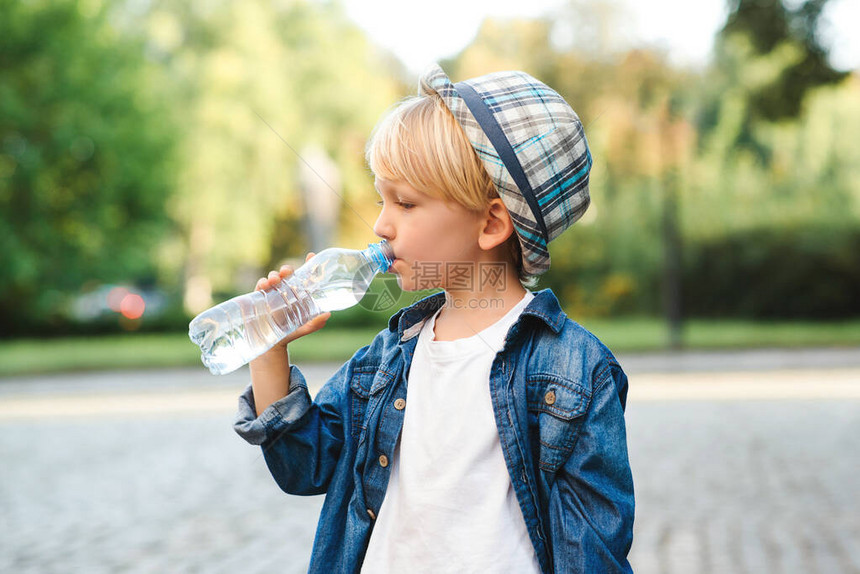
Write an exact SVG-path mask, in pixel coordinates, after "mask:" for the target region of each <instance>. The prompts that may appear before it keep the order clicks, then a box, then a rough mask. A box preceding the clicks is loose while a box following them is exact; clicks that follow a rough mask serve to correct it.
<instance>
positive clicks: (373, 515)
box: [367, 508, 376, 520]
mask: <svg viewBox="0 0 860 574" xmlns="http://www.w3.org/2000/svg"><path fill="white" fill-rule="evenodd" d="M367 515H368V516H369V517H370V519H371V520H376V513H375V512H373V511H372V510H371V509H369V508H368V509H367Z"/></svg>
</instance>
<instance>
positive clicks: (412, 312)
mask: <svg viewBox="0 0 860 574" xmlns="http://www.w3.org/2000/svg"><path fill="white" fill-rule="evenodd" d="M444 304H445V292H444V291H440V292H438V293H434V294H432V295H430V296H429V297H425V298H424V299H421V300H420V301H417V302H416V303H413V304H412V305H410V306H409V307H405V308H403V309H401V310H400V311H398V312H397V313H395V314H394V315H392V316H391V319H389V320H388V330H389V331H391V332H392V333H394V332H396V333H397V334H398V339H400V341H408V340H409V339H411V338H413V337H414V336H416V335H417V334H418V333H419V332H420V331H421V327H422V326H423V325H424V321H426V320H427V319H428V318H429V317H431V316H432V315H433V313H435V312H436V311H438V310H439V308H440V307H442V305H444ZM522 315H531V316H532V317H535V318H537V319H539V320H540V321H542V322H543V323H544V324H545V325H546V326H547V327H549V329H551V330H552V331H553V332H554V333H559V332H560V331H561V329H562V327H564V321H565V319H567V315H566V314H565V313H564V311H562V309H561V305H559V302H558V299H557V298H556V296H555V294H554V293H553V292H552V289H542V290H541V291H538V292H537V293H535V296H534V299H532V300H531V302H530V303H529V304H528V306H526V308H525V309H524V310H523V313H522ZM522 315H521V316H520V319H518V320H517V324H519V323H520V321H522Z"/></svg>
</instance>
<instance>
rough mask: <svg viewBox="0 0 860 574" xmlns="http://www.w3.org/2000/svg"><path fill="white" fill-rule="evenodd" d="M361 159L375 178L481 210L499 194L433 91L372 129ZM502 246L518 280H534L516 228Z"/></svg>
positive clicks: (409, 101)
mask: <svg viewBox="0 0 860 574" xmlns="http://www.w3.org/2000/svg"><path fill="white" fill-rule="evenodd" d="M366 158H367V164H368V166H370V169H371V171H372V172H373V173H374V175H376V176H377V177H379V178H382V179H387V180H390V181H404V182H406V183H407V184H409V185H410V186H411V187H413V188H415V189H416V190H418V191H420V192H422V193H426V194H427V195H430V196H431V197H436V198H439V199H443V200H445V201H450V202H454V203H458V204H460V205H461V206H463V207H465V208H466V209H469V210H473V211H480V210H482V209H484V208H485V207H487V206H488V205H489V203H490V200H492V199H494V198H497V197H499V193H498V191H496V186H495V185H494V184H493V181H492V179H490V175H489V174H488V173H487V170H486V169H484V165H483V164H482V163H481V160H480V158H478V154H477V153H475V149H474V148H473V147H472V144H471V143H470V142H469V140H468V138H467V137H466V133H465V132H464V131H463V129H462V128H461V127H460V125H459V124H458V123H457V120H456V119H455V118H454V116H453V115H452V114H451V111H450V110H449V109H448V107H447V106H446V105H445V103H444V102H443V101H442V98H441V97H440V96H439V95H438V94H435V93H430V94H425V95H421V96H412V97H409V98H406V99H404V100H402V101H401V102H400V103H399V104H397V105H396V106H395V107H394V108H393V109H392V110H391V111H390V112H389V113H388V114H387V115H386V116H385V117H384V118H383V119H382V120H381V121H380V122H379V123H378V124H377V126H376V127H375V128H374V130H373V134H372V135H371V137H370V140H369V141H368V144H367V151H366ZM505 245H506V247H507V251H508V253H509V259H510V262H512V263H513V264H514V265H515V266H516V270H517V275H518V276H519V279H520V282H522V283H523V284H524V285H526V284H527V285H531V284H533V282H534V281H533V278H532V277H531V276H530V275H528V274H526V273H525V271H524V268H523V256H522V250H521V249H520V244H519V238H518V236H517V233H516V231H515V232H514V233H512V234H511V236H510V237H509V238H508V240H507V242H506V244H505Z"/></svg>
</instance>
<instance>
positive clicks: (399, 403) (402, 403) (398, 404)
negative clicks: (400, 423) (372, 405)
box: [394, 399, 406, 411]
mask: <svg viewBox="0 0 860 574" xmlns="http://www.w3.org/2000/svg"><path fill="white" fill-rule="evenodd" d="M394 408H395V409H397V410H398V411H402V410H403V409H405V408H406V399H397V400H396V401H394Z"/></svg>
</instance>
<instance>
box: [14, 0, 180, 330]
mask: <svg viewBox="0 0 860 574" xmlns="http://www.w3.org/2000/svg"><path fill="white" fill-rule="evenodd" d="M111 10H112V5H111V4H110V3H104V4H99V3H84V2H75V1H71V0H50V1H41V0H34V1H32V2H19V1H17V0H0V14H2V17H0V245H2V250H0V270H2V271H0V324H2V325H3V329H2V334H4V335H9V334H14V333H16V332H21V331H24V330H29V329H31V328H33V327H34V326H35V325H37V324H39V325H41V326H42V327H43V328H44V327H45V323H50V322H51V321H54V320H56V319H57V318H58V317H59V316H60V315H61V314H62V312H63V303H64V301H65V294H67V293H69V292H72V291H74V290H76V289H78V288H80V287H81V286H82V285H84V284H86V283H87V282H91V281H95V282H109V281H116V280H119V279H134V278H138V279H139V278H143V277H150V278H151V277H152V276H153V273H154V258H153V256H152V250H153V248H154V246H155V245H157V243H158V241H159V240H160V237H161V235H162V233H163V232H164V231H165V229H166V228H167V227H168V225H169V220H168V218H167V217H166V215H165V209H164V204H165V200H166V198H167V197H168V195H169V193H170V191H171V187H172V181H171V173H172V172H171V169H170V168H171V167H172V166H171V163H170V162H171V153H172V145H173V142H174V139H175V138H174V135H175V132H174V130H173V128H172V122H171V121H170V119H169V115H168V114H166V110H165V107H164V106H163V103H164V102H163V101H162V100H160V99H159V91H158V90H157V89H153V86H154V85H155V86H157V85H158V84H159V82H158V81H157V79H156V75H157V71H155V70H153V69H152V68H151V67H150V66H148V64H147V62H146V60H145V58H144V52H143V49H142V47H143V45H142V43H141V42H140V41H138V40H136V39H135V38H134V37H132V36H128V35H125V34H120V33H119V32H118V31H117V29H116V28H114V27H113V26H112V25H111V24H110V22H109V20H110V15H111Z"/></svg>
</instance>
